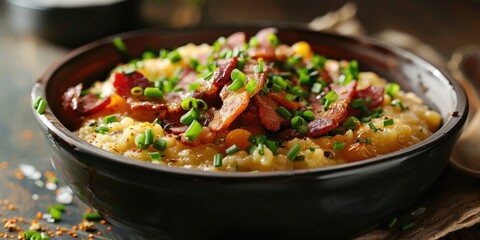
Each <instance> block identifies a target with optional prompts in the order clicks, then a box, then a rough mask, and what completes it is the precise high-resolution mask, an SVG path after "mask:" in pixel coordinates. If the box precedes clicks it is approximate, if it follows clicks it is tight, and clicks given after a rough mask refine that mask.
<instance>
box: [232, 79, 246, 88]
mask: <svg viewBox="0 0 480 240" xmlns="http://www.w3.org/2000/svg"><path fill="white" fill-rule="evenodd" d="M243 84H244V81H242V80H240V79H237V80H235V81H233V82H232V84H230V86H228V90H230V91H237V90H238V89H240V88H241V87H242V86H243Z"/></svg>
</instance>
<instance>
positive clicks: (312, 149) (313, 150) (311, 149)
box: [308, 147, 316, 152]
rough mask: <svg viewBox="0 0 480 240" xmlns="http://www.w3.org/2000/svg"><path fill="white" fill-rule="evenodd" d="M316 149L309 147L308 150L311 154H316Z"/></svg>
mask: <svg viewBox="0 0 480 240" xmlns="http://www.w3.org/2000/svg"><path fill="white" fill-rule="evenodd" d="M315 149H316V148H314V147H309V148H308V150H310V152H315Z"/></svg>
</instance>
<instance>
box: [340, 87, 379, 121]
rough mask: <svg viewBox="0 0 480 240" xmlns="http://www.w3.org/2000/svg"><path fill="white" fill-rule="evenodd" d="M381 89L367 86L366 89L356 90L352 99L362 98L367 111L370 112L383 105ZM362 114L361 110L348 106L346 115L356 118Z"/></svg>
mask: <svg viewBox="0 0 480 240" xmlns="http://www.w3.org/2000/svg"><path fill="white" fill-rule="evenodd" d="M383 92H384V90H383V88H382V87H378V86H368V87H367V88H364V89H361V90H357V91H356V92H355V94H354V95H353V97H352V99H356V98H363V99H364V100H365V104H366V107H367V109H369V110H372V109H375V108H377V107H379V106H381V105H382V103H383ZM361 113H362V109H359V108H353V107H352V106H348V115H351V116H357V115H359V114H361Z"/></svg>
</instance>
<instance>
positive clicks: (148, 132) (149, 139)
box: [144, 128, 155, 145]
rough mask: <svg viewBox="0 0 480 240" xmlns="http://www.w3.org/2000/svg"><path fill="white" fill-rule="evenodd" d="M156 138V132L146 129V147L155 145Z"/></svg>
mask: <svg viewBox="0 0 480 240" xmlns="http://www.w3.org/2000/svg"><path fill="white" fill-rule="evenodd" d="M154 137H155V132H154V131H153V129H151V128H147V129H145V142H144V143H145V145H150V144H152V143H153V138H154Z"/></svg>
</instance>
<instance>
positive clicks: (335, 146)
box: [333, 142, 345, 150]
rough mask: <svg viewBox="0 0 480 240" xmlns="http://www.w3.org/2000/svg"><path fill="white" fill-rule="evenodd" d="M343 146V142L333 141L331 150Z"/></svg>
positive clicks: (340, 148) (342, 147)
mask: <svg viewBox="0 0 480 240" xmlns="http://www.w3.org/2000/svg"><path fill="white" fill-rule="evenodd" d="M344 148H345V143H343V142H335V143H334V144H333V150H342V149H344Z"/></svg>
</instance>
